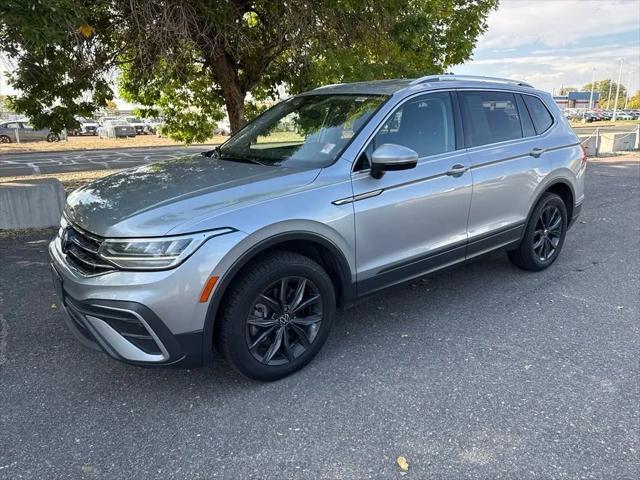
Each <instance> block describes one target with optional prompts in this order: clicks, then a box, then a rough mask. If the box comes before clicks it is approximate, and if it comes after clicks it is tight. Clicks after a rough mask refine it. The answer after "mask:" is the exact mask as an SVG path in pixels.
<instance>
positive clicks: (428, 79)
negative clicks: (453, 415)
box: [409, 73, 533, 88]
mask: <svg viewBox="0 0 640 480" xmlns="http://www.w3.org/2000/svg"><path fill="white" fill-rule="evenodd" d="M447 80H475V81H479V82H495V83H510V84H512V85H520V86H521V87H531V88H533V86H532V85H530V84H528V83H526V82H522V81H520V80H511V79H510V78H499V77H481V76H478V75H454V74H452V73H449V74H444V75H426V76H424V77H420V78H416V79H415V80H413V81H412V82H411V83H410V84H409V85H419V84H421V83H427V82H443V81H447Z"/></svg>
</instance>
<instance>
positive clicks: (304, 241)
mask: <svg viewBox="0 0 640 480" xmlns="http://www.w3.org/2000/svg"><path fill="white" fill-rule="evenodd" d="M275 250H286V251H292V252H296V253H300V254H302V255H305V256H307V257H309V258H311V259H312V260H314V261H316V262H317V263H319V264H320V265H321V266H322V267H323V268H324V269H325V270H326V271H327V274H328V275H329V277H330V278H331V280H332V282H333V284H334V286H335V289H336V298H337V301H338V304H339V305H341V304H345V303H347V302H348V301H349V300H351V299H353V298H354V297H355V283H354V282H353V280H352V276H351V269H350V267H349V263H348V261H347V259H346V257H345V255H344V254H343V253H342V252H341V251H340V249H339V248H338V247H337V246H336V245H335V244H334V243H333V242H332V241H331V240H329V239H328V238H326V237H324V236H322V235H319V234H317V233H312V232H304V231H292V232H285V233H280V234H276V235H273V236H271V237H268V238H266V239H264V240H262V241H260V242H258V243H256V244H255V245H253V246H252V247H251V248H249V249H248V250H247V251H245V252H244V253H243V254H242V255H241V256H240V257H239V258H238V259H237V260H236V261H235V262H234V263H233V264H232V265H231V267H230V268H229V269H228V270H227V272H226V273H225V275H224V276H223V277H222V278H221V280H220V282H219V283H218V284H217V285H216V288H215V289H214V293H213V295H212V297H211V299H210V301H209V306H208V308H207V313H206V318H205V324H204V335H203V342H204V345H203V351H204V353H205V355H208V354H210V353H211V350H212V347H213V339H214V336H215V328H216V321H215V320H216V316H217V314H218V312H219V311H220V307H221V305H222V302H223V301H224V298H225V296H226V293H227V291H228V289H229V287H230V286H231V284H232V283H233V280H234V278H236V277H237V275H238V274H239V273H241V272H242V270H243V269H244V268H245V267H247V265H249V264H250V262H252V261H253V260H256V259H257V257H258V256H259V255H261V254H264V253H265V252H268V251H275Z"/></svg>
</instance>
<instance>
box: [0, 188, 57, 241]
mask: <svg viewBox="0 0 640 480" xmlns="http://www.w3.org/2000/svg"><path fill="white" fill-rule="evenodd" d="M64 201H65V195H64V188H63V187H62V183H60V181H59V180H57V179H55V178H45V179H37V180H15V181H11V182H6V183H0V230H9V229H21V228H46V227H55V226H57V225H59V224H60V216H61V215H62V209H63V207H64Z"/></svg>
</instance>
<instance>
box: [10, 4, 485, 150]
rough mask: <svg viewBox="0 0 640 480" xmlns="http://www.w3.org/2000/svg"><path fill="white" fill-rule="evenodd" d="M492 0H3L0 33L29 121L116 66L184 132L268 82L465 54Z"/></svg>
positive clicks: (92, 93) (430, 65)
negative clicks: (13, 69) (27, 0)
mask: <svg viewBox="0 0 640 480" xmlns="http://www.w3.org/2000/svg"><path fill="white" fill-rule="evenodd" d="M497 1H498V0H473V1H469V0H289V1H287V2H276V1H271V0H255V1H249V0H220V1H212V0H75V1H73V0H47V1H46V2H40V1H29V2H26V1H24V0H4V2H3V3H2V6H0V42H2V44H3V48H4V50H5V52H6V54H7V56H8V57H9V58H10V60H11V61H13V62H14V64H15V65H16V66H17V68H16V70H15V71H14V72H13V74H12V76H11V79H10V81H11V83H12V84H13V86H15V87H16V88H17V89H19V91H20V92H21V95H20V96H19V98H17V99H16V100H15V106H16V108H17V109H18V110H19V111H21V112H24V113H25V114H26V115H28V116H29V117H31V118H32V120H33V123H34V124H36V125H38V126H49V127H51V128H53V129H54V130H60V129H61V128H64V127H70V126H74V124H75V120H74V116H76V115H79V116H91V114H92V113H93V112H94V111H95V110H96V109H99V108H102V107H104V105H105V103H106V102H107V101H108V100H110V99H112V97H113V91H112V85H113V83H114V82H113V79H114V75H116V72H122V75H121V78H120V80H119V87H120V93H121V95H122V96H123V97H124V98H125V99H127V100H129V101H132V102H136V103H140V104H142V105H144V106H145V107H148V108H147V109H146V110H144V111H143V113H148V114H149V115H152V114H153V115H155V114H157V113H158V112H157V111H155V110H154V109H160V110H161V111H162V114H163V115H164V116H165V118H166V120H167V128H166V129H165V131H166V132H167V133H168V134H169V135H170V136H173V137H174V138H178V139H180V140H183V141H193V140H198V139H201V138H202V136H203V135H206V134H207V131H209V132H210V128H211V126H212V125H213V124H214V123H215V121H216V120H217V119H219V118H220V117H221V116H222V112H223V108H226V110H227V113H228V115H229V120H230V123H231V127H232V130H234V131H235V130H237V129H238V128H240V127H241V126H242V125H243V124H244V122H245V119H246V116H247V114H252V113H254V112H257V111H258V110H259V108H258V106H257V105H256V101H260V100H264V99H267V98H273V97H275V96H276V93H277V92H278V89H282V88H286V89H287V90H288V91H289V92H292V93H296V92H299V91H301V90H305V89H309V88H312V87H315V86H318V85H322V84H326V83H335V82H343V81H356V80H367V79H381V78H397V77H414V76H418V75H424V74H430V73H441V72H444V71H446V70H447V69H448V68H450V67H451V66H453V65H457V64H460V63H462V62H464V61H465V60H467V59H468V58H469V57H470V55H471V53H472V51H473V47H474V46H475V43H476V40H477V38H478V37H479V35H481V34H482V33H483V32H484V31H485V29H486V19H487V16H488V14H489V13H490V12H491V10H492V9H494V8H496V6H497ZM53 18H55V21H52V19H53Z"/></svg>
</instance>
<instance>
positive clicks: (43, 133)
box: [0, 121, 60, 143]
mask: <svg viewBox="0 0 640 480" xmlns="http://www.w3.org/2000/svg"><path fill="white" fill-rule="evenodd" d="M45 140H46V141H47V142H58V141H60V135H59V134H57V133H53V132H52V131H51V130H49V129H48V128H43V129H41V130H36V129H35V128H33V127H32V126H31V125H30V124H29V123H27V122H26V121H11V122H3V123H0V143H13V142H18V141H20V142H41V141H45Z"/></svg>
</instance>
